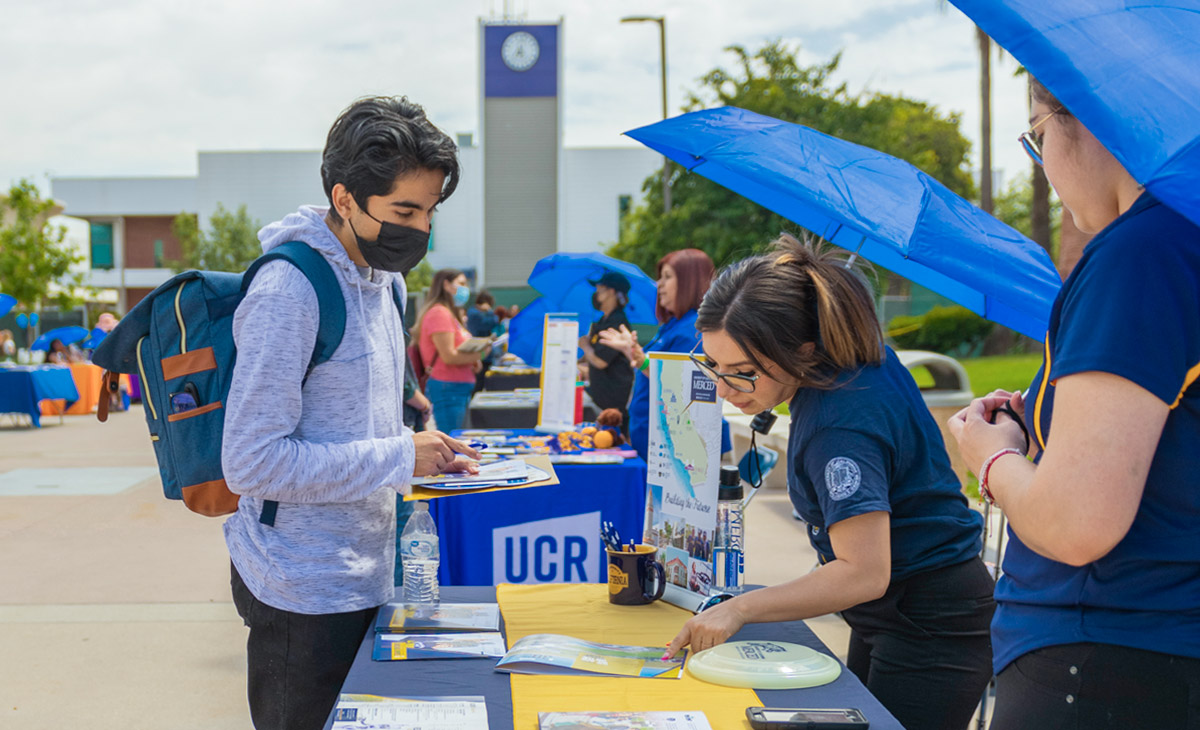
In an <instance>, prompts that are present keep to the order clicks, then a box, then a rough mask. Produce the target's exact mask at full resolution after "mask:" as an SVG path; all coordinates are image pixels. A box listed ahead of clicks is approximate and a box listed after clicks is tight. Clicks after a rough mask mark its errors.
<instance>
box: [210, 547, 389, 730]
mask: <svg viewBox="0 0 1200 730" xmlns="http://www.w3.org/2000/svg"><path fill="white" fill-rule="evenodd" d="M231 571H232V573H233V575H232V578H231V581H230V582H231V584H232V586H233V603H234V605H235V606H236V607H237V611H238V614H239V615H240V616H241V617H242V620H243V621H244V622H245V623H246V625H247V626H249V627H250V638H249V640H247V642H246V657H247V664H248V667H247V669H248V672H247V674H248V679H249V682H248V685H249V699H250V719H251V720H252V721H253V722H254V727H255V728H256V729H257V730H320V729H321V728H322V727H324V725H325V720H326V719H327V718H328V717H329V713H330V712H331V711H332V710H333V706H334V705H335V704H336V703H337V697H338V692H339V691H340V690H341V688H342V682H343V681H344V680H345V679H346V674H347V673H348V672H349V671H350V665H351V664H352V663H353V662H354V654H355V653H356V652H357V651H358V645H359V644H360V643H362V639H363V636H364V635H365V634H366V632H367V630H368V629H369V628H370V627H371V623H372V620H373V619H374V616H375V609H374V608H368V609H364V610H362V611H353V612H350V613H332V614H323V615H316V616H310V615H307V614H302V613H292V612H290V611H282V610H280V609H278V608H273V607H271V606H268V605H267V604H265V603H263V602H262V601H260V600H258V599H257V598H255V597H254V595H253V594H252V593H250V589H248V588H246V584H245V583H243V582H242V577H241V576H240V575H238V572H237V569H236V568H232V566H231Z"/></svg>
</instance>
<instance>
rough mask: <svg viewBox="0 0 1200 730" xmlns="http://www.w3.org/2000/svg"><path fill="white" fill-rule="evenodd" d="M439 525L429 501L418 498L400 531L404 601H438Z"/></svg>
mask: <svg viewBox="0 0 1200 730" xmlns="http://www.w3.org/2000/svg"><path fill="white" fill-rule="evenodd" d="M439 557H440V553H439V552H438V535H437V526H436V525H434V524H433V517H432V516H430V514H429V503H428V502H417V503H416V504H415V505H414V506H413V513H412V516H411V517H409V518H408V524H407V525H405V526H404V531H403V532H401V533H400V561H401V563H402V564H403V567H404V601H405V602H406V603H437V602H438V601H439V600H440V597H439V594H438V563H439Z"/></svg>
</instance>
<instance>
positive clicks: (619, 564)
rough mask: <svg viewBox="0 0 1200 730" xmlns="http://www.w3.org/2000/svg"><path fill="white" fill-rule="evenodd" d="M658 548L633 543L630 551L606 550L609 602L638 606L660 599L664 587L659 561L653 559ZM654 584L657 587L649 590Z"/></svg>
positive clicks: (663, 575) (662, 572)
mask: <svg viewBox="0 0 1200 730" xmlns="http://www.w3.org/2000/svg"><path fill="white" fill-rule="evenodd" d="M657 552H658V548H656V547H654V546H653V545H634V546H633V550H632V551H630V550H628V549H626V550H624V551H617V550H609V551H608V602H609V603H616V604H618V605H621V606H641V605H644V604H647V603H650V602H652V601H657V600H658V599H660V598H662V594H663V591H664V590H666V588H667V580H666V573H665V572H664V571H663V566H662V563H660V562H658V560H656V559H655V555H656V554H657ZM655 584H657V586H658V587H657V588H656V589H655V590H653V591H651V590H650V588H651V586H654V585H655Z"/></svg>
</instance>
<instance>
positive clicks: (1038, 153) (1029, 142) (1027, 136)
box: [1017, 106, 1063, 167]
mask: <svg viewBox="0 0 1200 730" xmlns="http://www.w3.org/2000/svg"><path fill="white" fill-rule="evenodd" d="M1062 109H1063V108H1062V107H1061V106H1060V107H1058V108H1057V109H1055V110H1054V111H1051V112H1049V113H1048V114H1046V116H1044V117H1042V118H1041V119H1039V120H1037V121H1036V122H1035V123H1034V124H1033V126H1032V127H1030V128H1029V129H1028V130H1026V131H1025V132H1024V133H1023V134H1022V135H1021V136H1020V137H1017V141H1018V142H1020V143H1021V147H1023V148H1024V149H1025V154H1027V155H1029V159H1031V160H1033V161H1034V162H1035V163H1037V166H1038V167H1041V166H1042V138H1043V137H1045V136H1046V133H1045V132H1039V131H1037V128H1038V127H1040V126H1042V125H1043V124H1045V123H1046V121H1047V120H1048V119H1050V117H1052V116H1054V115H1055V114H1058V113H1059V112H1060V111H1062Z"/></svg>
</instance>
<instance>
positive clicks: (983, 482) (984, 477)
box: [979, 447, 1024, 504]
mask: <svg viewBox="0 0 1200 730" xmlns="http://www.w3.org/2000/svg"><path fill="white" fill-rule="evenodd" d="M1007 454H1016V455H1018V456H1024V454H1022V453H1021V450H1020V449H1014V448H1011V447H1010V448H1007V449H1000V450H999V451H997V452H996V453H994V454H992V455H991V456H989V457H988V458H987V459H985V460H984V462H983V466H981V467H979V493H980V494H981V495H983V498H984V499H986V500H987V503H988V504H996V498H995V497H993V496H992V490H991V489H989V488H988V474H989V473H990V472H991V471H992V464H995V463H996V460H997V459H999V458H1000V457H1001V456H1005V455H1007Z"/></svg>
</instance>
